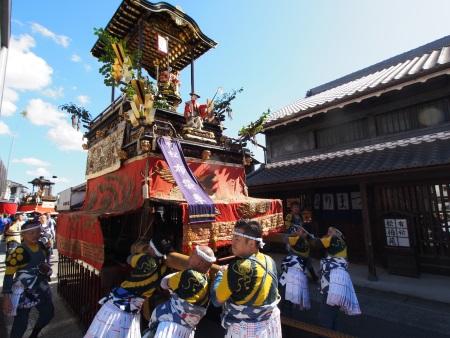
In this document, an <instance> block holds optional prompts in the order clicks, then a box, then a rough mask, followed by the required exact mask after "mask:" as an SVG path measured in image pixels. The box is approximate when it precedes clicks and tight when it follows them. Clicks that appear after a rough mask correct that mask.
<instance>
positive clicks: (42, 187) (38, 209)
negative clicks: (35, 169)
mask: <svg viewBox="0 0 450 338" xmlns="http://www.w3.org/2000/svg"><path fill="white" fill-rule="evenodd" d="M28 183H30V184H31V185H32V186H33V190H32V191H31V193H30V194H25V195H24V196H23V197H22V199H21V200H20V202H19V206H18V209H17V211H18V212H23V213H37V214H43V213H47V212H48V213H51V214H54V213H55V205H56V196H54V195H53V194H52V185H54V184H55V182H52V181H50V180H48V179H46V178H44V177H43V176H40V177H36V178H35V179H33V180H32V181H30V182H28Z"/></svg>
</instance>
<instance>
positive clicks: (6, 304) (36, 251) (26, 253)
mask: <svg viewBox="0 0 450 338" xmlns="http://www.w3.org/2000/svg"><path fill="white" fill-rule="evenodd" d="M21 234H22V238H23V242H22V243H21V244H20V245H19V246H17V247H16V248H15V249H14V250H12V251H11V252H10V253H9V254H8V256H7V258H6V271H5V277H4V280H3V296H4V297H3V313H4V314H5V315H8V316H15V317H14V322H13V326H12V329H11V333H10V337H11V338H20V337H22V336H23V335H24V334H25V331H26V330H27V326H28V318H29V315H30V310H31V309H32V308H33V307H35V308H36V309H37V311H38V312H39V316H38V319H37V321H36V324H35V326H34V328H33V332H32V333H31V335H30V336H29V337H31V338H36V337H38V335H39V333H40V332H41V330H42V329H43V328H44V327H45V326H46V325H47V324H48V323H49V322H50V320H51V319H52V318H53V315H54V307H53V302H52V294H51V290H50V287H49V285H48V281H49V279H50V276H51V272H52V271H51V269H50V266H49V265H48V264H47V263H46V260H47V251H46V250H45V248H44V247H43V246H42V244H41V243H40V242H39V237H40V234H41V226H40V224H39V223H38V222H35V221H29V222H27V223H25V224H23V225H22V230H21Z"/></svg>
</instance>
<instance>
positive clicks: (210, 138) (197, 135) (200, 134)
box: [182, 127, 217, 144]
mask: <svg viewBox="0 0 450 338" xmlns="http://www.w3.org/2000/svg"><path fill="white" fill-rule="evenodd" d="M182 135H183V137H184V138H185V139H186V140H192V141H200V142H207V143H212V144H216V143H217V142H216V140H215V136H214V133H213V132H211V131H206V130H199V129H195V128H191V127H184V128H183V131H182Z"/></svg>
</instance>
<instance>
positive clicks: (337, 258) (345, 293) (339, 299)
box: [313, 227, 361, 329]
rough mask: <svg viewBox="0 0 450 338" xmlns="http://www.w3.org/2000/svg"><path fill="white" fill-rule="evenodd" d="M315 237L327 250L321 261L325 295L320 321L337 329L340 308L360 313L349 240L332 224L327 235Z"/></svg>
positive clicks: (345, 311) (344, 310) (322, 290)
mask: <svg viewBox="0 0 450 338" xmlns="http://www.w3.org/2000/svg"><path fill="white" fill-rule="evenodd" d="M313 241H314V243H315V244H317V245H319V246H321V247H322V248H325V250H326V253H327V256H326V257H325V258H322V259H321V261H320V268H321V279H320V292H321V294H322V297H323V298H322V303H321V305H320V310H319V322H320V324H321V325H322V326H324V327H326V328H329V329H335V328H336V319H337V315H338V312H339V310H341V311H343V312H344V313H345V314H347V315H350V316H352V315H359V314H361V310H360V308H359V303H358V299H357V297H356V293H355V289H354V288H353V284H352V280H351V279H350V275H349V274H348V261H347V244H346V243H345V240H344V235H343V234H342V232H341V231H340V230H338V229H337V228H336V227H329V228H328V232H327V235H326V236H324V237H322V238H320V239H314V240H313Z"/></svg>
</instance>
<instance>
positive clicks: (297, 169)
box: [247, 131, 450, 187]
mask: <svg viewBox="0 0 450 338" xmlns="http://www.w3.org/2000/svg"><path fill="white" fill-rule="evenodd" d="M443 164H450V131H442V132H438V133H433V134H426V135H421V136H416V137H411V138H407V139H400V140H396V141H389V142H383V143H377V144H372V145H368V146H363V147H355V148H351V149H346V150H340V151H336V152H330V153H323V154H320V155H314V156H307V157H302V158H297V159H294V160H289V161H283V162H275V163H270V164H267V165H266V166H265V167H263V168H261V169H259V170H257V171H256V172H254V173H252V174H250V175H249V176H248V177H247V184H248V186H250V187H251V186H259V185H266V184H277V183H288V182H297V181H303V180H314V179H319V178H331V177H341V176H349V175H361V174H373V173H378V172H386V171H394V170H400V169H411V168H420V167H428V166H435V165H443Z"/></svg>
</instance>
